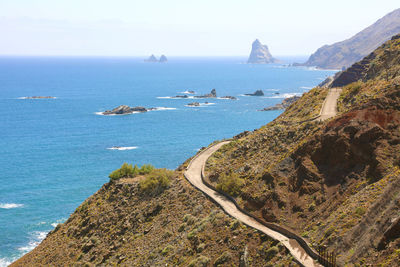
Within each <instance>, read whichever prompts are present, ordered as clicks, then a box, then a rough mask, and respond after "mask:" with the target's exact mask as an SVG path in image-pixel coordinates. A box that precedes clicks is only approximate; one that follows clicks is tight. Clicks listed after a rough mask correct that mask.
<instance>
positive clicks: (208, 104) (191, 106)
mask: <svg viewBox="0 0 400 267" xmlns="http://www.w3.org/2000/svg"><path fill="white" fill-rule="evenodd" d="M199 104H200V106H193V105H185V107H189V108H204V107H206V106H212V105H215V103H199Z"/></svg>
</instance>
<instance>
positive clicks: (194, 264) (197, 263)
mask: <svg viewBox="0 0 400 267" xmlns="http://www.w3.org/2000/svg"><path fill="white" fill-rule="evenodd" d="M210 261H211V260H210V258H207V257H206V256H199V257H198V258H196V259H194V260H192V261H191V262H190V263H189V267H206V266H207V265H208V263H209V262H210Z"/></svg>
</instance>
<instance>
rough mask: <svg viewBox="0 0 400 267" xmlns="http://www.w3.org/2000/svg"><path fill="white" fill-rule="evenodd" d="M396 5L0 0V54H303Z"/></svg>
mask: <svg viewBox="0 0 400 267" xmlns="http://www.w3.org/2000/svg"><path fill="white" fill-rule="evenodd" d="M396 8H400V2H399V0H335V1H331V0H329V1H328V0H302V1H299V0H246V1H244V0H201V1H200V0H197V1H193V0H112V1H111V0H0V36H1V37H0V55H34V56H42V55H46V56H48V55H49V56H148V55H150V54H155V55H158V56H159V55H161V54H165V55H167V56H247V55H248V54H249V53H250V49H251V43H252V42H253V41H254V40H255V39H256V38H258V39H259V40H260V41H261V42H262V43H264V44H267V45H268V47H269V49H270V52H271V53H272V54H273V55H274V56H279V55H281V56H290V55H309V54H311V53H313V52H314V51H315V50H316V49H318V48H319V47H321V46H322V45H325V44H332V43H334V42H338V41H342V40H344V39H347V38H350V37H351V36H352V35H354V34H356V33H357V32H359V31H361V30H362V29H364V28H366V27H367V26H369V25H371V24H373V23H374V22H375V21H376V20H378V19H379V18H381V17H383V16H384V15H386V14H387V13H389V12H391V11H393V10H394V9H396Z"/></svg>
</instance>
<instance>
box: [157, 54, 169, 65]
mask: <svg viewBox="0 0 400 267" xmlns="http://www.w3.org/2000/svg"><path fill="white" fill-rule="evenodd" d="M167 61H168V59H167V57H166V56H164V55H161V57H160V60H159V62H160V63H164V62H167Z"/></svg>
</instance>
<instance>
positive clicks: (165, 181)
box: [139, 169, 174, 195]
mask: <svg viewBox="0 0 400 267" xmlns="http://www.w3.org/2000/svg"><path fill="white" fill-rule="evenodd" d="M173 173H174V172H173V171H170V170H167V169H154V170H152V171H151V172H150V173H149V174H147V175H146V177H145V178H144V179H142V180H140V182H139V186H140V190H141V192H142V193H146V194H148V195H157V194H159V193H161V192H162V191H164V189H165V188H167V187H168V186H169V184H170V182H171V181H170V180H171V178H172V175H173Z"/></svg>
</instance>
